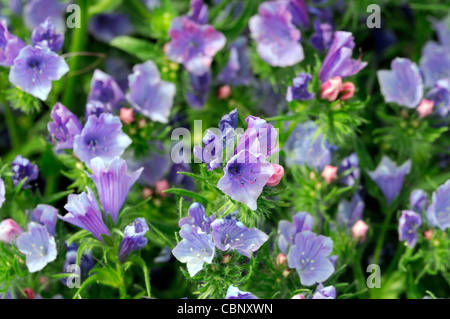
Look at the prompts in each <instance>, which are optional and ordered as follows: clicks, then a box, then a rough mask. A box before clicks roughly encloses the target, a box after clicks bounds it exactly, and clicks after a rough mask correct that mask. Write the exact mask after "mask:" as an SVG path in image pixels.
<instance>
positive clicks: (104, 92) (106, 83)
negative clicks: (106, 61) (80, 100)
mask: <svg viewBox="0 0 450 319" xmlns="http://www.w3.org/2000/svg"><path fill="white" fill-rule="evenodd" d="M89 101H99V102H101V103H103V104H105V105H106V107H105V108H107V109H109V110H113V109H115V110H117V109H119V108H120V104H121V103H122V102H124V101H125V98H124V94H123V92H122V89H121V88H120V87H119V85H118V84H117V83H116V81H115V80H114V78H113V77H112V76H111V75H109V74H106V73H105V72H103V71H101V70H99V69H96V70H95V71H94V75H93V77H92V80H91V91H90V92H89V96H88V102H89Z"/></svg>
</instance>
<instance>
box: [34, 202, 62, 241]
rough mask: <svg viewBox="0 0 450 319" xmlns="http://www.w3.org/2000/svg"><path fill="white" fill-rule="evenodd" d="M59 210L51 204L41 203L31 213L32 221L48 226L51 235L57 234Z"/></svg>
mask: <svg viewBox="0 0 450 319" xmlns="http://www.w3.org/2000/svg"><path fill="white" fill-rule="evenodd" d="M57 216H58V210H57V209H56V208H55V207H53V206H50V205H46V204H39V205H37V206H36V208H35V209H33V211H31V213H30V221H32V222H35V223H37V224H41V225H43V226H45V227H46V228H47V231H48V233H49V234H50V235H52V236H55V227H56V219H57Z"/></svg>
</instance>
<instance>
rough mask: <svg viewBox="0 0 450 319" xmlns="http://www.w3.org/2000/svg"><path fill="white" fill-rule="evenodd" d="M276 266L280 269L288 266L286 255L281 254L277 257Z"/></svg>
mask: <svg viewBox="0 0 450 319" xmlns="http://www.w3.org/2000/svg"><path fill="white" fill-rule="evenodd" d="M276 264H277V266H278V267H281V266H286V255H285V254H283V253H279V254H278V256H277V260H276Z"/></svg>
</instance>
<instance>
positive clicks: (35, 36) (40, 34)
mask: <svg viewBox="0 0 450 319" xmlns="http://www.w3.org/2000/svg"><path fill="white" fill-rule="evenodd" d="M31 41H32V43H33V45H34V46H40V47H47V48H49V49H50V50H52V51H53V52H58V51H59V50H61V48H62V46H63V44H64V34H59V33H57V32H56V28H55V26H54V24H53V22H52V19H51V18H50V17H49V18H47V19H46V20H45V21H44V22H43V23H41V24H40V25H39V26H38V27H37V28H35V29H34V30H33V33H32V35H31Z"/></svg>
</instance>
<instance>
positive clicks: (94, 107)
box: [84, 100, 112, 118]
mask: <svg viewBox="0 0 450 319" xmlns="http://www.w3.org/2000/svg"><path fill="white" fill-rule="evenodd" d="M103 113H106V114H112V109H111V106H110V104H105V103H102V102H100V101H97V100H90V101H89V100H88V101H87V103H86V109H85V111H84V116H85V118H89V116H91V115H95V116H97V117H100V115H101V114H103Z"/></svg>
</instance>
